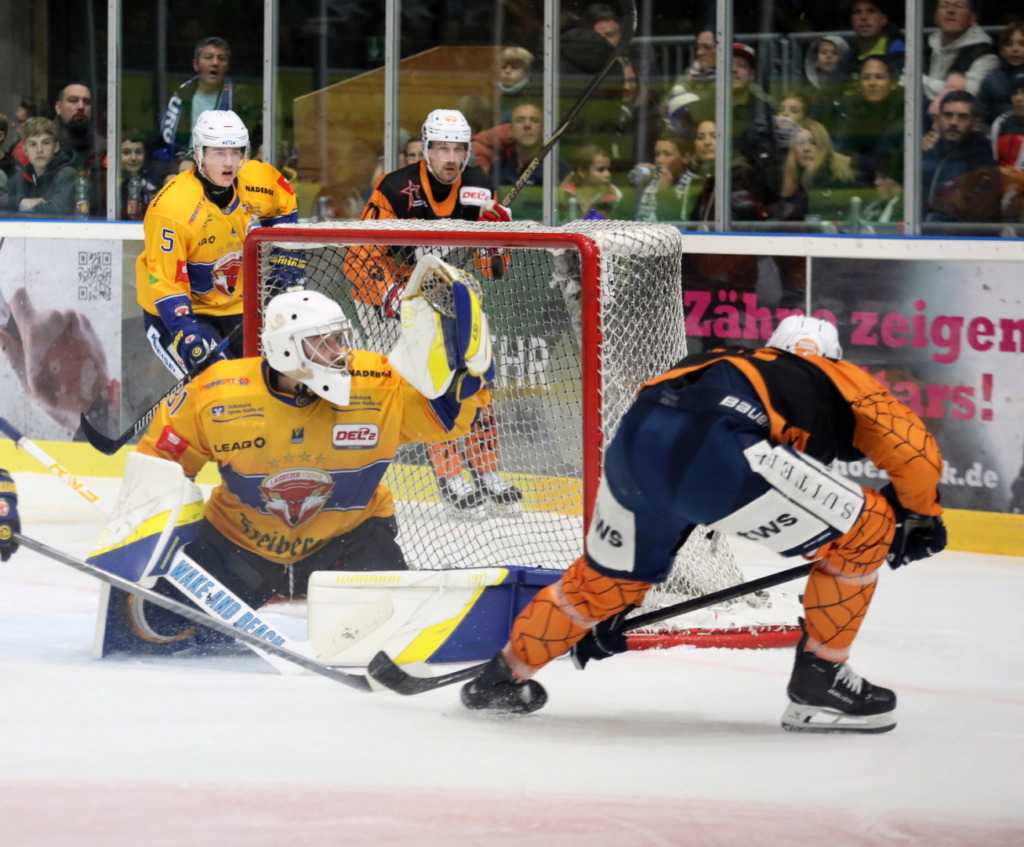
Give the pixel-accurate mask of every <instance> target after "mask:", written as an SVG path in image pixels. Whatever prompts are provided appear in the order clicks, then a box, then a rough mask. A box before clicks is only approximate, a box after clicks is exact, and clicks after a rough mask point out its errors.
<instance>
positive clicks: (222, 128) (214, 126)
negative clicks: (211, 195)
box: [192, 109, 249, 176]
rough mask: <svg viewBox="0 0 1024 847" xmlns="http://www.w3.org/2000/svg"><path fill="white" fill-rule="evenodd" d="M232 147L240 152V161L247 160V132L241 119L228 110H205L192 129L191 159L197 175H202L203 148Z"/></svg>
mask: <svg viewBox="0 0 1024 847" xmlns="http://www.w3.org/2000/svg"><path fill="white" fill-rule="evenodd" d="M205 147H234V148H237V149H240V150H241V151H242V159H243V161H244V160H245V159H248V158H249V130H247V129H246V128H245V124H244V123H242V119H241V118H240V117H238V115H236V114H235V113H234V112H232V111H231V110H230V109H225V110H222V109H207V110H206V111H205V112H203V113H202V114H201V115H200V116H199V118H198V119H197V120H196V125H195V126H194V127H193V128H192V157H193V158H194V159H195V161H196V167H197V168H199V173H201V174H203V176H206V174H204V173H203V148H205Z"/></svg>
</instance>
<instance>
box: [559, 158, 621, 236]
mask: <svg viewBox="0 0 1024 847" xmlns="http://www.w3.org/2000/svg"><path fill="white" fill-rule="evenodd" d="M570 164H571V165H572V172H571V173H570V174H569V176H567V177H566V178H565V180H564V181H563V182H562V184H561V185H560V186H559V188H558V211H559V219H560V220H563V221H571V220H579V219H583V220H607V219H609V218H612V217H614V214H615V211H616V207H617V206H618V205H619V203H620V202H621V200H622V191H620V190H619V188H618V186H616V185H614V184H613V183H612V160H611V159H610V158H609V156H608V154H607V153H606V152H605V151H604V150H603V149H602V148H600V147H598V146H597V145H596V144H586V145H584V146H583V147H581V148H580V149H579V150H577V151H576V154H575V155H574V156H573V157H572V159H571V160H570Z"/></svg>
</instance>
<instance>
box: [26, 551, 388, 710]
mask: <svg viewBox="0 0 1024 847" xmlns="http://www.w3.org/2000/svg"><path fill="white" fill-rule="evenodd" d="M14 540H15V541H17V542H18V543H19V544H21V545H22V546H24V547H25V548H26V549H28V550H35V551H36V552H37V553H41V554H42V555H43V556H46V557H47V558H48V559H53V560H54V561H55V562H60V563H61V564H63V565H68V566H69V567H72V568H74V569H75V570H78V571H81V572H82V573H86V574H88V575H89V576H93V577H96V579H98V580H100V581H102V582H106V583H107V584H108V585H112V586H113V587H114V588H119V589H121V590H122V591H127V592H129V593H131V594H134V595H136V596H137V597H142V598H143V599H145V600H146V602H147V603H153V604H154V605H157V606H160V607H161V608H164V609H167V610H168V611H171V612H174V613H175V614H176V615H181V616H182V617H183V618H188V619H189V620H190V621H192V622H193V623H197V624H201V625H202V626H205V627H208V628H210V629H215V630H217V631H218V632H220V633H222V634H224V635H228V636H230V637H231V638H234V639H235V640H236V641H241V642H242V643H243V644H245V645H246V646H248V647H251V648H252V649H253V650H255V651H257V652H263V653H269V654H270V655H272V656H276V657H277V658H279V659H284V660H285V661H287V662H291V663H292V664H294V665H298V666H299V667H300V668H304V669H305V670H308V671H312V672H313V673H316V674H320V676H325V677H327V678H328V679H333V680H334V681H335V682H340V683H341V684H342V685H347V686H348V687H349V688H355V689H356V690H357V691H372V690H373V688H372V687H371V684H370V681H369V680H368V679H367V678H366V677H365V676H359V675H358V674H351V673H346V672H345V671H342V670H339V669H338V668H333V667H330V666H329V665H324V664H321V663H320V662H318V661H316V660H315V659H311V658H309V657H308V656H303V655H302V654H300V653H296V652H295V651H294V650H289V649H288V648H287V647H282V646H279V645H277V644H275V643H274V642H273V641H267V640H265V639H263V638H260V637H259V636H257V635H253V634H252V633H249V632H246V631H245V630H244V629H240V628H237V627H235V626H234V625H232V624H231V623H228V622H225V621H221V620H219V619H218V618H216V617H211V616H210V615H208V614H207V613H206V612H204V611H202V610H201V609H198V608H195V607H194V606H189V605H187V604H185V603H182V602H181V601H179V600H175V599H174V598H173V597H167V596H165V595H163V594H160V593H159V592H156V591H153V590H152V589H150V588H143V587H142V586H141V585H139V584H138V583H136V582H132V581H131V580H128V579H124V578H123V577H120V576H117V575H116V574H112V573H109V572H107V571H105V570H103V569H102V568H98V567H96V566H95V565H90V564H89V563H88V562H85V561H82V560H81V559H77V558H75V557H74V556H71V555H69V554H67V553H64V552H62V551H60V550H57V549H55V548H53V547H50V546H48V545H46V544H43V543H42V542H41V541H36V540H35V539H33V538H28V537H26V536H24V535H21V534H20V533H17V532H16V533H14Z"/></svg>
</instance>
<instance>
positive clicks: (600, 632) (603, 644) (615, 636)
mask: <svg viewBox="0 0 1024 847" xmlns="http://www.w3.org/2000/svg"><path fill="white" fill-rule="evenodd" d="M635 608H636V606H627V607H626V608H625V609H623V610H622V611H621V612H619V613H618V614H617V615H612V616H611V617H610V618H608V619H607V620H603V621H601V623H599V624H598V625H597V626H595V627H594V628H593V629H592V630H590V632H588V633H587V634H586V635H585V636H583V638H581V639H580V640H579V641H577V642H576V643H575V644H573V645H572V648H571V649H570V650H569V655H570V656H572V663H573V664H574V665H576V667H577V668H579V669H580V670H583V669H584V668H585V667H586V666H587V662H589V661H590V660H591V659H593V660H594V661H600V660H601V659H607V658H610V657H611V656H614V655H615V654H616V653H625V652H626V633H625V632H620V631H619V629H620V627H621V626H622V624H623V621H625V619H626V615H628V614H629V613H630V612H632V611H633V610H634V609H635Z"/></svg>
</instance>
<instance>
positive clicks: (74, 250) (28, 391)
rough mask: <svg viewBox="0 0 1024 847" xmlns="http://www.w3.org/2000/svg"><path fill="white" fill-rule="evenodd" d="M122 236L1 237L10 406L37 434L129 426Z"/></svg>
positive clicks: (2, 326) (2, 358)
mask: <svg viewBox="0 0 1024 847" xmlns="http://www.w3.org/2000/svg"><path fill="white" fill-rule="evenodd" d="M121 246H122V245H121V242H120V241H117V240H111V241H97V240H95V239H90V240H81V241H79V240H75V239H23V238H4V239H0V415H3V416H4V417H6V418H7V419H8V420H10V421H11V423H12V424H14V425H15V426H16V427H18V428H19V429H21V430H23V431H24V432H25V434H26V435H28V436H29V437H30V438H33V439H51V440H64V441H68V440H72V439H74V438H76V437H79V438H80V434H79V432H78V430H79V416H80V415H81V414H82V413H83V412H85V413H86V414H87V415H88V417H89V420H90V421H92V422H93V423H95V424H96V426H98V427H100V428H101V429H103V430H104V431H116V430H117V429H118V427H119V426H120V419H121V415H120V373H121Z"/></svg>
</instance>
